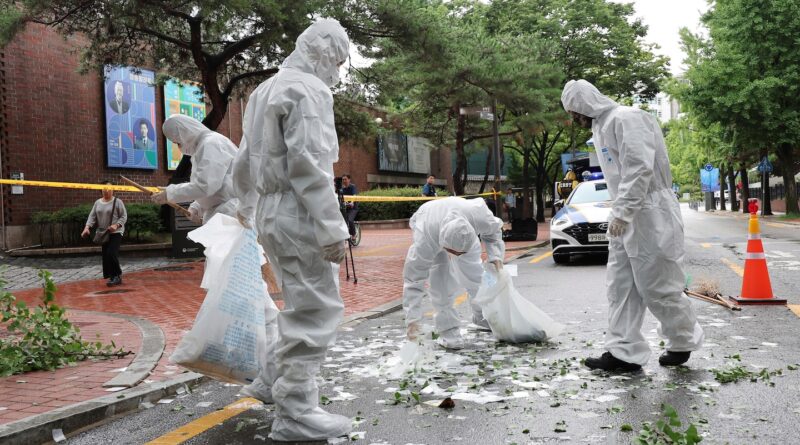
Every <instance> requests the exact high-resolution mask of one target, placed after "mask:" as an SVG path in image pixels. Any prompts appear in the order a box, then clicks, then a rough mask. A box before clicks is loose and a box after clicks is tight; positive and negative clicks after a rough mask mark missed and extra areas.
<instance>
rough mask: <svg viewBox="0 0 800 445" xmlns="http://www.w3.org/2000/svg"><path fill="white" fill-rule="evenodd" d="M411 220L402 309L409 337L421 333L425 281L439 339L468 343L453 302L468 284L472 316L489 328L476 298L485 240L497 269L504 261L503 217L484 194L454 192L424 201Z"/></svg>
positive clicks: (460, 345) (460, 344)
mask: <svg viewBox="0 0 800 445" xmlns="http://www.w3.org/2000/svg"><path fill="white" fill-rule="evenodd" d="M409 225H410V226H411V231H412V234H413V244H412V245H411V247H410V248H409V249H408V253H407V254H406V262H405V265H404V266H403V309H404V310H405V316H406V327H407V333H408V338H409V339H411V340H413V339H416V338H417V336H418V335H419V332H420V327H421V326H420V323H421V322H422V315H423V314H422V299H423V297H424V296H425V283H426V282H427V283H428V284H429V288H428V294H429V295H430V297H431V303H432V304H433V307H434V308H435V309H436V315H435V316H434V324H435V327H436V330H437V332H438V334H439V337H438V338H437V342H438V343H439V345H441V346H443V347H445V348H448V349H461V348H463V346H464V344H463V339H462V337H461V329H460V324H461V323H460V320H459V318H458V313H457V312H456V309H455V308H454V307H453V304H454V301H455V299H456V296H457V295H458V294H459V293H460V292H461V289H464V288H466V290H467V294H468V295H469V300H470V307H471V309H472V321H473V322H474V323H475V324H476V325H478V326H480V327H483V328H487V329H488V327H489V324H488V323H487V322H486V320H485V319H484V318H483V312H482V311H481V308H480V306H478V305H476V304H475V303H473V298H474V297H475V295H476V294H477V293H478V288H479V287H480V285H481V277H482V276H483V270H484V269H483V267H482V265H481V241H483V243H484V244H485V245H486V254H487V260H488V261H489V262H490V263H492V264H494V266H495V268H496V269H497V270H500V269H501V268H502V267H503V257H504V255H505V244H504V243H503V221H501V220H500V219H499V218H496V217H495V216H494V215H493V214H492V212H491V211H489V208H488V207H487V206H486V202H485V201H484V200H483V199H470V200H467V199H464V198H457V197H450V198H443V199H439V200H435V201H429V202H426V203H425V204H423V205H422V206H420V208H419V209H418V210H417V211H416V213H414V215H413V216H412V217H411V221H410V223H409ZM478 236H480V239H478Z"/></svg>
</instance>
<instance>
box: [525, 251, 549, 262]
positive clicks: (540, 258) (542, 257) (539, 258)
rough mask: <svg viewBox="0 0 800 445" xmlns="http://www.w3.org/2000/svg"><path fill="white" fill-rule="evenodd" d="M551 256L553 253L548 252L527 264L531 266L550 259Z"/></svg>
mask: <svg viewBox="0 0 800 445" xmlns="http://www.w3.org/2000/svg"><path fill="white" fill-rule="evenodd" d="M551 256H553V251H550V252H547V253H545V254H542V255H539V256H537V257H536V258H534V259H532V260H530V261H529V263H531V264H534V263H538V262H539V261H542V260H543V259H545V258H547V257H551Z"/></svg>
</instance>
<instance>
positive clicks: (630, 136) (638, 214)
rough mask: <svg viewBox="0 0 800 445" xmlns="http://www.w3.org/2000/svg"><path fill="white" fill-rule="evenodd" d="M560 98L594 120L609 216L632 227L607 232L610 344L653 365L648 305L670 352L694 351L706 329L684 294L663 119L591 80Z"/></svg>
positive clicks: (679, 224) (617, 352) (628, 358)
mask: <svg viewBox="0 0 800 445" xmlns="http://www.w3.org/2000/svg"><path fill="white" fill-rule="evenodd" d="M561 102H562V103H563V105H564V108H565V109H566V110H567V111H574V112H576V113H580V114H582V115H584V116H587V117H590V118H592V119H593V121H592V139H593V140H594V146H595V150H596V151H597V157H598V159H599V161H600V166H601V168H602V170H603V175H604V176H605V179H606V182H607V183H608V191H609V193H610V195H611V199H612V200H613V204H612V210H611V219H610V220H609V222H610V224H611V223H613V218H618V219H619V220H621V221H622V223H621V224H622V225H623V226H627V229H626V230H625V232H624V233H623V234H622V236H621V237H611V236H610V237H609V249H608V250H609V252H608V268H607V273H606V282H607V286H608V289H607V292H608V301H609V309H608V312H609V314H608V319H609V320H608V324H609V329H608V333H607V334H606V341H605V347H606V349H607V350H608V352H610V353H611V355H613V356H614V357H616V358H618V359H620V360H623V361H625V362H628V363H635V364H638V365H644V364H645V363H647V360H648V358H649V356H650V348H649V347H648V344H647V341H646V340H645V338H644V336H642V332H641V328H642V320H643V318H644V312H645V308H647V309H650V312H652V313H653V315H654V316H655V317H656V318H657V319H658V321H659V322H660V327H659V333H660V334H661V335H662V336H664V337H666V339H667V343H666V349H667V350H668V351H676V352H685V351H696V350H697V349H699V348H700V346H701V345H702V343H703V329H702V328H701V327H700V324H699V323H698V322H697V318H696V317H695V314H694V311H693V310H692V306H691V303H690V302H689V299H688V298H686V297H685V296H683V295H682V293H683V288H684V283H685V279H684V273H683V269H682V262H683V255H684V247H683V220H682V218H681V211H680V206H679V204H678V200H677V199H676V198H675V194H674V193H673V192H672V173H671V172H670V166H669V158H668V157H667V149H666V145H665V143H664V137H663V136H662V134H661V128H660V127H659V125H658V122H657V121H656V119H655V117H653V116H652V115H651V114H649V113H647V112H645V111H642V110H639V109H637V108H632V107H624V106H620V105H619V104H617V103H616V102H614V101H613V100H611V99H609V98H608V97H606V96H604V95H603V94H601V93H600V91H598V90H597V88H595V87H594V85H592V84H591V83H589V82H587V81H585V80H578V81H570V82H568V83H567V84H566V86H565V87H564V91H563V93H562V95H561Z"/></svg>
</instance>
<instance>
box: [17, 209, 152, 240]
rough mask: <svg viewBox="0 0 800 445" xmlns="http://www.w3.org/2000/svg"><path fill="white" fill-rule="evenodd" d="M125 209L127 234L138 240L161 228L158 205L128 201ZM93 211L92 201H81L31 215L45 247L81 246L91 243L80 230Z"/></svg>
mask: <svg viewBox="0 0 800 445" xmlns="http://www.w3.org/2000/svg"><path fill="white" fill-rule="evenodd" d="M125 210H126V211H127V212H128V221H127V222H126V223H125V231H126V233H127V235H128V237H135V238H136V239H137V241H139V240H141V238H142V236H146V235H149V234H153V233H156V232H159V231H161V230H162V227H161V218H160V217H159V207H158V206H157V205H155V204H149V203H147V204H135V203H134V204H126V205H125ZM91 211H92V205H91V204H81V205H79V206H75V207H65V208H63V209H61V210H57V211H54V212H36V213H34V214H33V215H32V216H31V222H32V223H33V224H36V225H37V226H39V240H40V243H41V244H42V245H43V246H56V245H79V244H82V243H87V242H88V241H87V240H84V239H82V238H81V237H80V233H81V231H82V230H83V227H84V225H85V224H86V218H88V216H89V213H90V212H91Z"/></svg>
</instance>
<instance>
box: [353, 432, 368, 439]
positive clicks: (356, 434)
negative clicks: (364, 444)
mask: <svg viewBox="0 0 800 445" xmlns="http://www.w3.org/2000/svg"><path fill="white" fill-rule="evenodd" d="M366 437H367V432H366V431H353V432H352V433H350V436H349V438H350V440H362V439H364V438H366Z"/></svg>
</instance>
